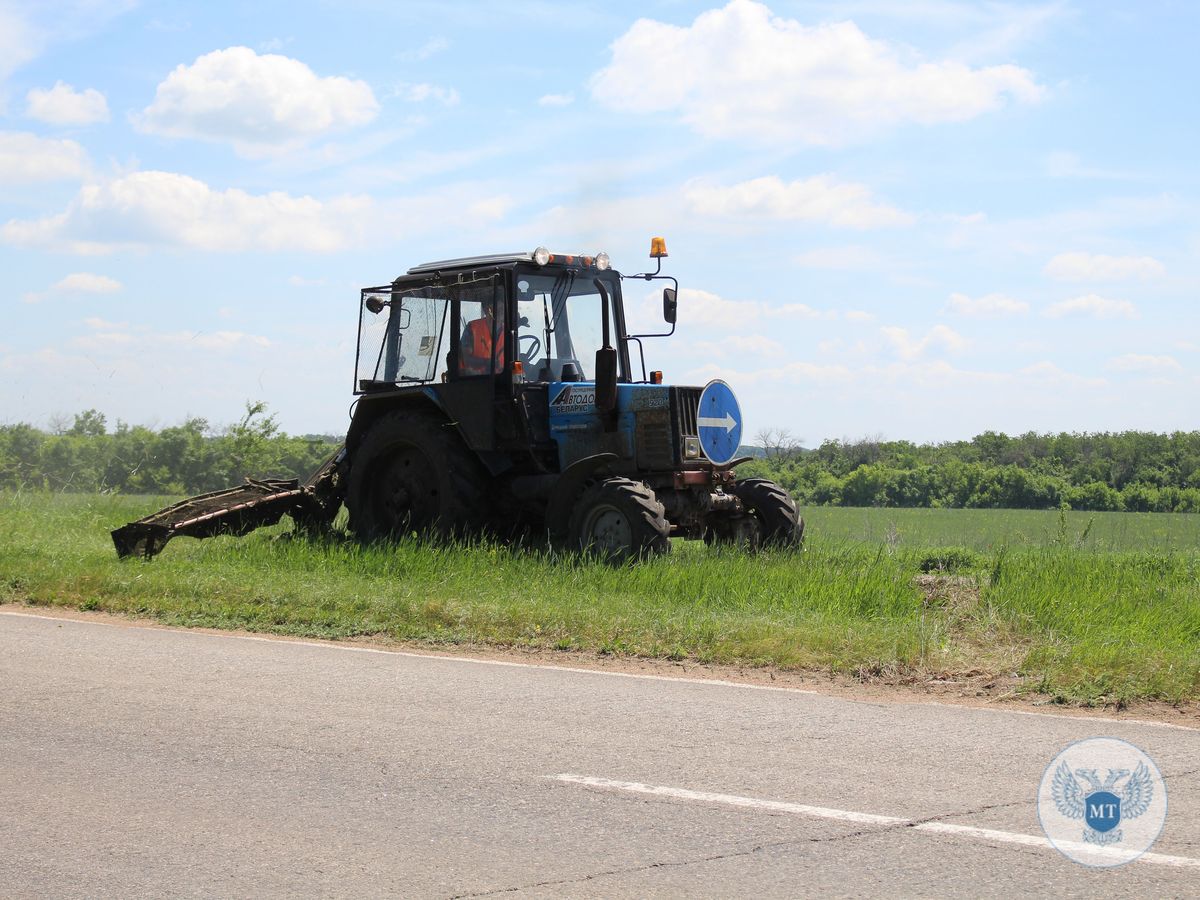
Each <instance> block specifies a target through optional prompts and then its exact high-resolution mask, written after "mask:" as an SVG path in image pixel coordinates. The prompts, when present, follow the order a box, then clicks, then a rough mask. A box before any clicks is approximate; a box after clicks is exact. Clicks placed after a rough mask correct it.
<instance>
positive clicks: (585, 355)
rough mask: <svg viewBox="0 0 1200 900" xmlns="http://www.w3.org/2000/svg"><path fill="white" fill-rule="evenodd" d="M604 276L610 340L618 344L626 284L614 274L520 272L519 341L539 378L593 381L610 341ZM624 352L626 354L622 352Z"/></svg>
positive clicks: (529, 369)
mask: <svg viewBox="0 0 1200 900" xmlns="http://www.w3.org/2000/svg"><path fill="white" fill-rule="evenodd" d="M598 274H599V277H601V279H602V280H603V283H604V286H605V289H606V290H607V291H608V295H609V298H610V300H611V302H610V304H609V343H610V345H611V346H613V347H616V346H617V345H618V338H619V336H620V333H621V331H620V328H619V326H618V320H617V317H616V307H617V303H618V302H619V299H620V296H621V294H620V291H621V288H620V283H619V282H618V280H617V278H616V277H614V276H613V275H612V274H611V273H607V272H606V273H596V272H594V271H592V272H588V271H578V270H571V269H567V270H563V271H558V272H545V271H543V272H538V273H537V274H534V273H525V272H518V273H517V322H518V327H517V343H518V346H519V349H520V353H521V359H522V360H523V361H524V362H525V371H526V373H528V375H529V377H530V378H531V379H532V380H534V381H591V380H592V379H593V378H595V375H596V372H595V367H596V351H597V350H599V349H600V347H601V346H602V345H603V343H604V337H603V335H604V331H603V324H602V320H601V309H602V304H601V302H600V292H599V290H597V288H596V285H595V282H594V279H595V278H596V277H597V275H598ZM618 356H623V354H618Z"/></svg>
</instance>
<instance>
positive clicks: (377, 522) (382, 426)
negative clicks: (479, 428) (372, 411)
mask: <svg viewBox="0 0 1200 900" xmlns="http://www.w3.org/2000/svg"><path fill="white" fill-rule="evenodd" d="M485 500H486V481H485V479H484V475H483V470H482V467H481V466H480V464H479V461H478V460H477V459H476V458H475V456H474V454H473V453H472V452H471V451H470V450H469V449H468V448H467V446H466V444H465V443H464V442H463V440H462V438H461V437H460V436H459V434H458V432H457V431H456V430H455V429H454V427H453V426H452V425H450V423H449V422H446V421H445V420H443V419H440V418H437V417H435V416H433V415H431V414H429V413H426V412H422V411H418V410H400V411H397V412H393V413H388V414H387V415H385V416H383V417H381V418H380V419H379V421H377V422H376V423H375V424H374V425H372V426H371V430H370V431H368V432H367V435H366V437H365V438H364V439H363V441H362V443H361V444H360V445H359V447H358V450H357V451H356V452H355V454H354V459H353V462H352V463H351V466H350V483H349V485H348V488H347V491H346V506H347V508H348V509H349V512H350V530H351V531H353V532H354V534H355V535H356V536H357V537H358V538H360V539H361V540H376V539H379V538H387V537H396V536H398V535H401V534H404V533H406V532H410V531H411V532H416V533H417V534H421V535H429V534H431V535H436V536H441V537H448V536H451V535H461V534H469V533H470V532H472V531H475V530H477V529H479V528H481V527H482V526H483V524H484V507H485Z"/></svg>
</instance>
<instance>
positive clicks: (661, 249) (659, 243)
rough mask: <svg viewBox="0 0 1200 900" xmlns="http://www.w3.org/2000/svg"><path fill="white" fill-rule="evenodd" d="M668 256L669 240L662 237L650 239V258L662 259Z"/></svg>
mask: <svg viewBox="0 0 1200 900" xmlns="http://www.w3.org/2000/svg"><path fill="white" fill-rule="evenodd" d="M666 255H667V239H666V238H660V237H652V238H650V258H651V259H662V258H663V257H664V256H666Z"/></svg>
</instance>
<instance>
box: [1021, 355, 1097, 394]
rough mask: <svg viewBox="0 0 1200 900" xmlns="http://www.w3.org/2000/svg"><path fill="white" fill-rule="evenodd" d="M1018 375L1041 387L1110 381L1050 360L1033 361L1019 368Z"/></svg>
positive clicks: (1090, 384) (1088, 385) (1090, 385)
mask: <svg viewBox="0 0 1200 900" xmlns="http://www.w3.org/2000/svg"><path fill="white" fill-rule="evenodd" d="M1017 375H1018V376H1019V377H1021V378H1023V379H1024V380H1026V381H1029V382H1032V383H1033V384H1036V385H1039V386H1041V387H1064V386H1069V387H1093V388H1095V387H1104V386H1105V385H1106V384H1108V382H1107V381H1106V380H1105V379H1103V378H1088V377H1087V376H1085V375H1076V374H1074V373H1073V372H1067V371H1065V370H1064V369H1062V368H1060V367H1059V366H1057V365H1055V364H1054V363H1052V362H1050V361H1049V360H1042V361H1041V362H1036V363H1033V364H1032V365H1028V366H1025V367H1024V368H1022V369H1019V370H1017Z"/></svg>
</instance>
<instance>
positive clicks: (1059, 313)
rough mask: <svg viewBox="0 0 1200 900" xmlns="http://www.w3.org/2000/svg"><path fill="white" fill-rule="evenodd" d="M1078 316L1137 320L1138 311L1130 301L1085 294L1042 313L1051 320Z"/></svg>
mask: <svg viewBox="0 0 1200 900" xmlns="http://www.w3.org/2000/svg"><path fill="white" fill-rule="evenodd" d="M1076 314H1078V315H1085V316H1094V317H1095V318H1097V319H1136V318H1137V315H1138V311H1137V307H1136V306H1134V305H1133V304H1132V303H1130V302H1129V301H1128V300H1109V299H1107V298H1105V297H1100V296H1097V295H1096V294H1085V295H1084V296H1082V297H1073V298H1071V299H1070V300H1060V301H1059V302H1058V303H1055V304H1052V305H1051V306H1048V307H1047V308H1046V309H1045V310H1044V311H1043V312H1042V315H1044V316H1047V317H1048V318H1051V319H1061V318H1062V317H1063V316H1070V315H1076Z"/></svg>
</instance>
